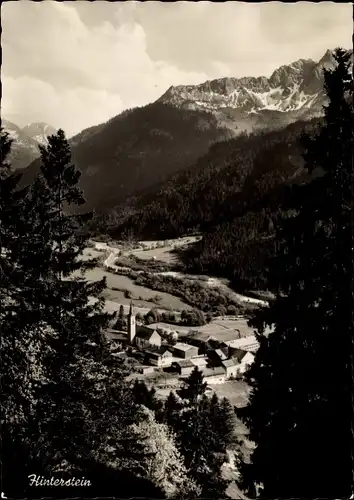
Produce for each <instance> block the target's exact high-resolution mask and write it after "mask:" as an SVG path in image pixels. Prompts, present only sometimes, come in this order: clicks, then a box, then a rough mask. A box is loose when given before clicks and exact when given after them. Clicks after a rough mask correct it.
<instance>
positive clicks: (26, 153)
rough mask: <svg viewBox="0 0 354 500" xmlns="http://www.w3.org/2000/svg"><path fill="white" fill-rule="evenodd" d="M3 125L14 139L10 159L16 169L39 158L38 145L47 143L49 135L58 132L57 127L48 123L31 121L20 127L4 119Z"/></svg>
mask: <svg viewBox="0 0 354 500" xmlns="http://www.w3.org/2000/svg"><path fill="white" fill-rule="evenodd" d="M1 126H2V127H3V128H4V129H5V130H6V132H8V134H9V135H10V137H11V139H12V140H13V142H12V148H11V154H10V161H11V164H12V167H13V168H14V169H15V170H19V169H23V168H25V167H27V166H28V165H29V164H30V163H31V162H32V161H33V160H35V159H36V158H38V157H39V155H40V153H39V149H38V146H39V145H42V146H45V145H47V136H48V135H52V134H55V133H56V129H55V128H54V127H52V126H51V125H48V124H46V123H30V124H28V125H26V126H25V127H23V128H20V127H18V126H17V125H15V124H14V123H12V122H10V121H9V120H4V119H2V120H1Z"/></svg>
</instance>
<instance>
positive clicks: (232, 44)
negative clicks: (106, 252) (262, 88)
mask: <svg viewBox="0 0 354 500" xmlns="http://www.w3.org/2000/svg"><path fill="white" fill-rule="evenodd" d="M348 7H349V6H347V5H344V4H342V5H338V4H334V3H331V2H321V3H320V4H310V3H305V2H300V3H298V4H292V5H285V4H281V3H278V2H274V3H267V4H246V3H241V2H227V3H220V4H217V3H212V2H198V3H193V2H176V3H170V4H168V3H165V4H164V3H161V2H122V3H110V2H93V3H91V2H87V1H85V2H53V1H50V0H46V1H44V2H32V1H20V2H7V3H5V4H4V5H3V6H2V29H3V32H2V50H3V54H2V55H3V62H2V69H1V71H2V83H3V97H2V113H3V116H5V117H6V116H8V117H9V119H11V118H10V116H20V117H21V120H22V122H23V123H27V122H31V121H39V120H40V121H46V122H48V123H50V124H52V125H53V126H56V127H62V128H64V130H65V131H66V132H67V134H68V135H71V134H73V133H76V132H79V131H80V130H82V129H83V128H85V127H89V126H91V125H95V124H97V123H100V122H102V121H105V120H107V119H109V118H110V117H112V116H115V115H116V114H118V113H119V112H120V111H122V110H123V109H125V108H127V107H134V106H140V105H144V104H147V103H148V102H151V101H153V100H155V99H157V98H158V97H159V96H160V95H161V94H162V93H164V92H165V91H166V90H167V88H168V87H170V86H171V85H179V84H195V83H200V82H202V81H205V80H207V79H212V78H219V77H222V76H248V75H255V76H258V75H261V74H269V73H271V72H272V71H273V70H274V69H275V68H276V67H277V66H279V65H280V64H286V63H288V62H291V61H293V60H295V59H298V58H300V57H313V58H315V59H316V58H317V59H318V58H320V57H321V56H322V55H323V53H324V52H325V50H326V48H327V47H329V48H332V47H335V46H336V45H348V42H346V41H349V44H350V40H351V31H352V23H351V21H350V7H349V9H348ZM346 14H348V20H347V17H346ZM18 124H19V125H22V123H18Z"/></svg>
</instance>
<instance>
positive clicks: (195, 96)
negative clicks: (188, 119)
mask: <svg viewBox="0 0 354 500" xmlns="http://www.w3.org/2000/svg"><path fill="white" fill-rule="evenodd" d="M334 64H335V60H334V57H333V52H332V51H330V50H327V52H326V53H325V55H324V56H323V57H322V58H321V59H320V60H319V61H318V62H317V63H316V62H314V61H312V60H311V59H300V60H298V61H295V62H293V63H291V64H289V65H284V66H281V67H279V68H277V69H276V70H275V71H274V72H273V73H272V75H271V76H270V77H269V78H267V77H264V76H261V77H244V78H232V77H227V78H219V79H216V80H211V81H207V82H204V83H202V84H199V85H179V86H176V87H173V86H172V87H170V88H169V89H168V90H167V92H166V93H165V94H163V95H162V96H161V97H160V98H159V99H158V101H159V102H163V103H165V104H169V105H172V106H176V107H181V108H187V109H193V110H198V109H201V110H203V111H209V112H212V113H214V112H216V111H218V112H219V111H222V110H227V109H234V110H235V109H237V110H239V111H241V112H242V113H243V114H244V115H245V116H247V115H250V114H252V115H254V114H257V113H260V112H263V111H273V112H280V113H288V112H289V113H292V112H297V115H299V112H300V115H301V111H303V113H304V116H305V115H306V116H308V113H309V111H312V112H313V115H314V116H315V115H319V114H321V113H322V106H323V104H325V99H326V98H325V94H324V90H323V83H324V75H323V68H326V69H329V68H332V67H334ZM300 117H301V116H298V119H299V118H300Z"/></svg>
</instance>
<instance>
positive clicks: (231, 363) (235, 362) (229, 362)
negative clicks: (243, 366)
mask: <svg viewBox="0 0 354 500" xmlns="http://www.w3.org/2000/svg"><path fill="white" fill-rule="evenodd" d="M221 364H222V365H223V366H224V367H225V368H230V367H231V366H238V365H239V364H240V362H239V361H238V360H237V359H235V358H231V359H225V361H223V362H222V363H221Z"/></svg>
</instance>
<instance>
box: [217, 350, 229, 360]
mask: <svg viewBox="0 0 354 500" xmlns="http://www.w3.org/2000/svg"><path fill="white" fill-rule="evenodd" d="M215 353H216V354H217V355H218V356H219V358H220V359H221V360H224V359H227V356H226V354H225V353H224V352H222V350H221V349H215Z"/></svg>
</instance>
